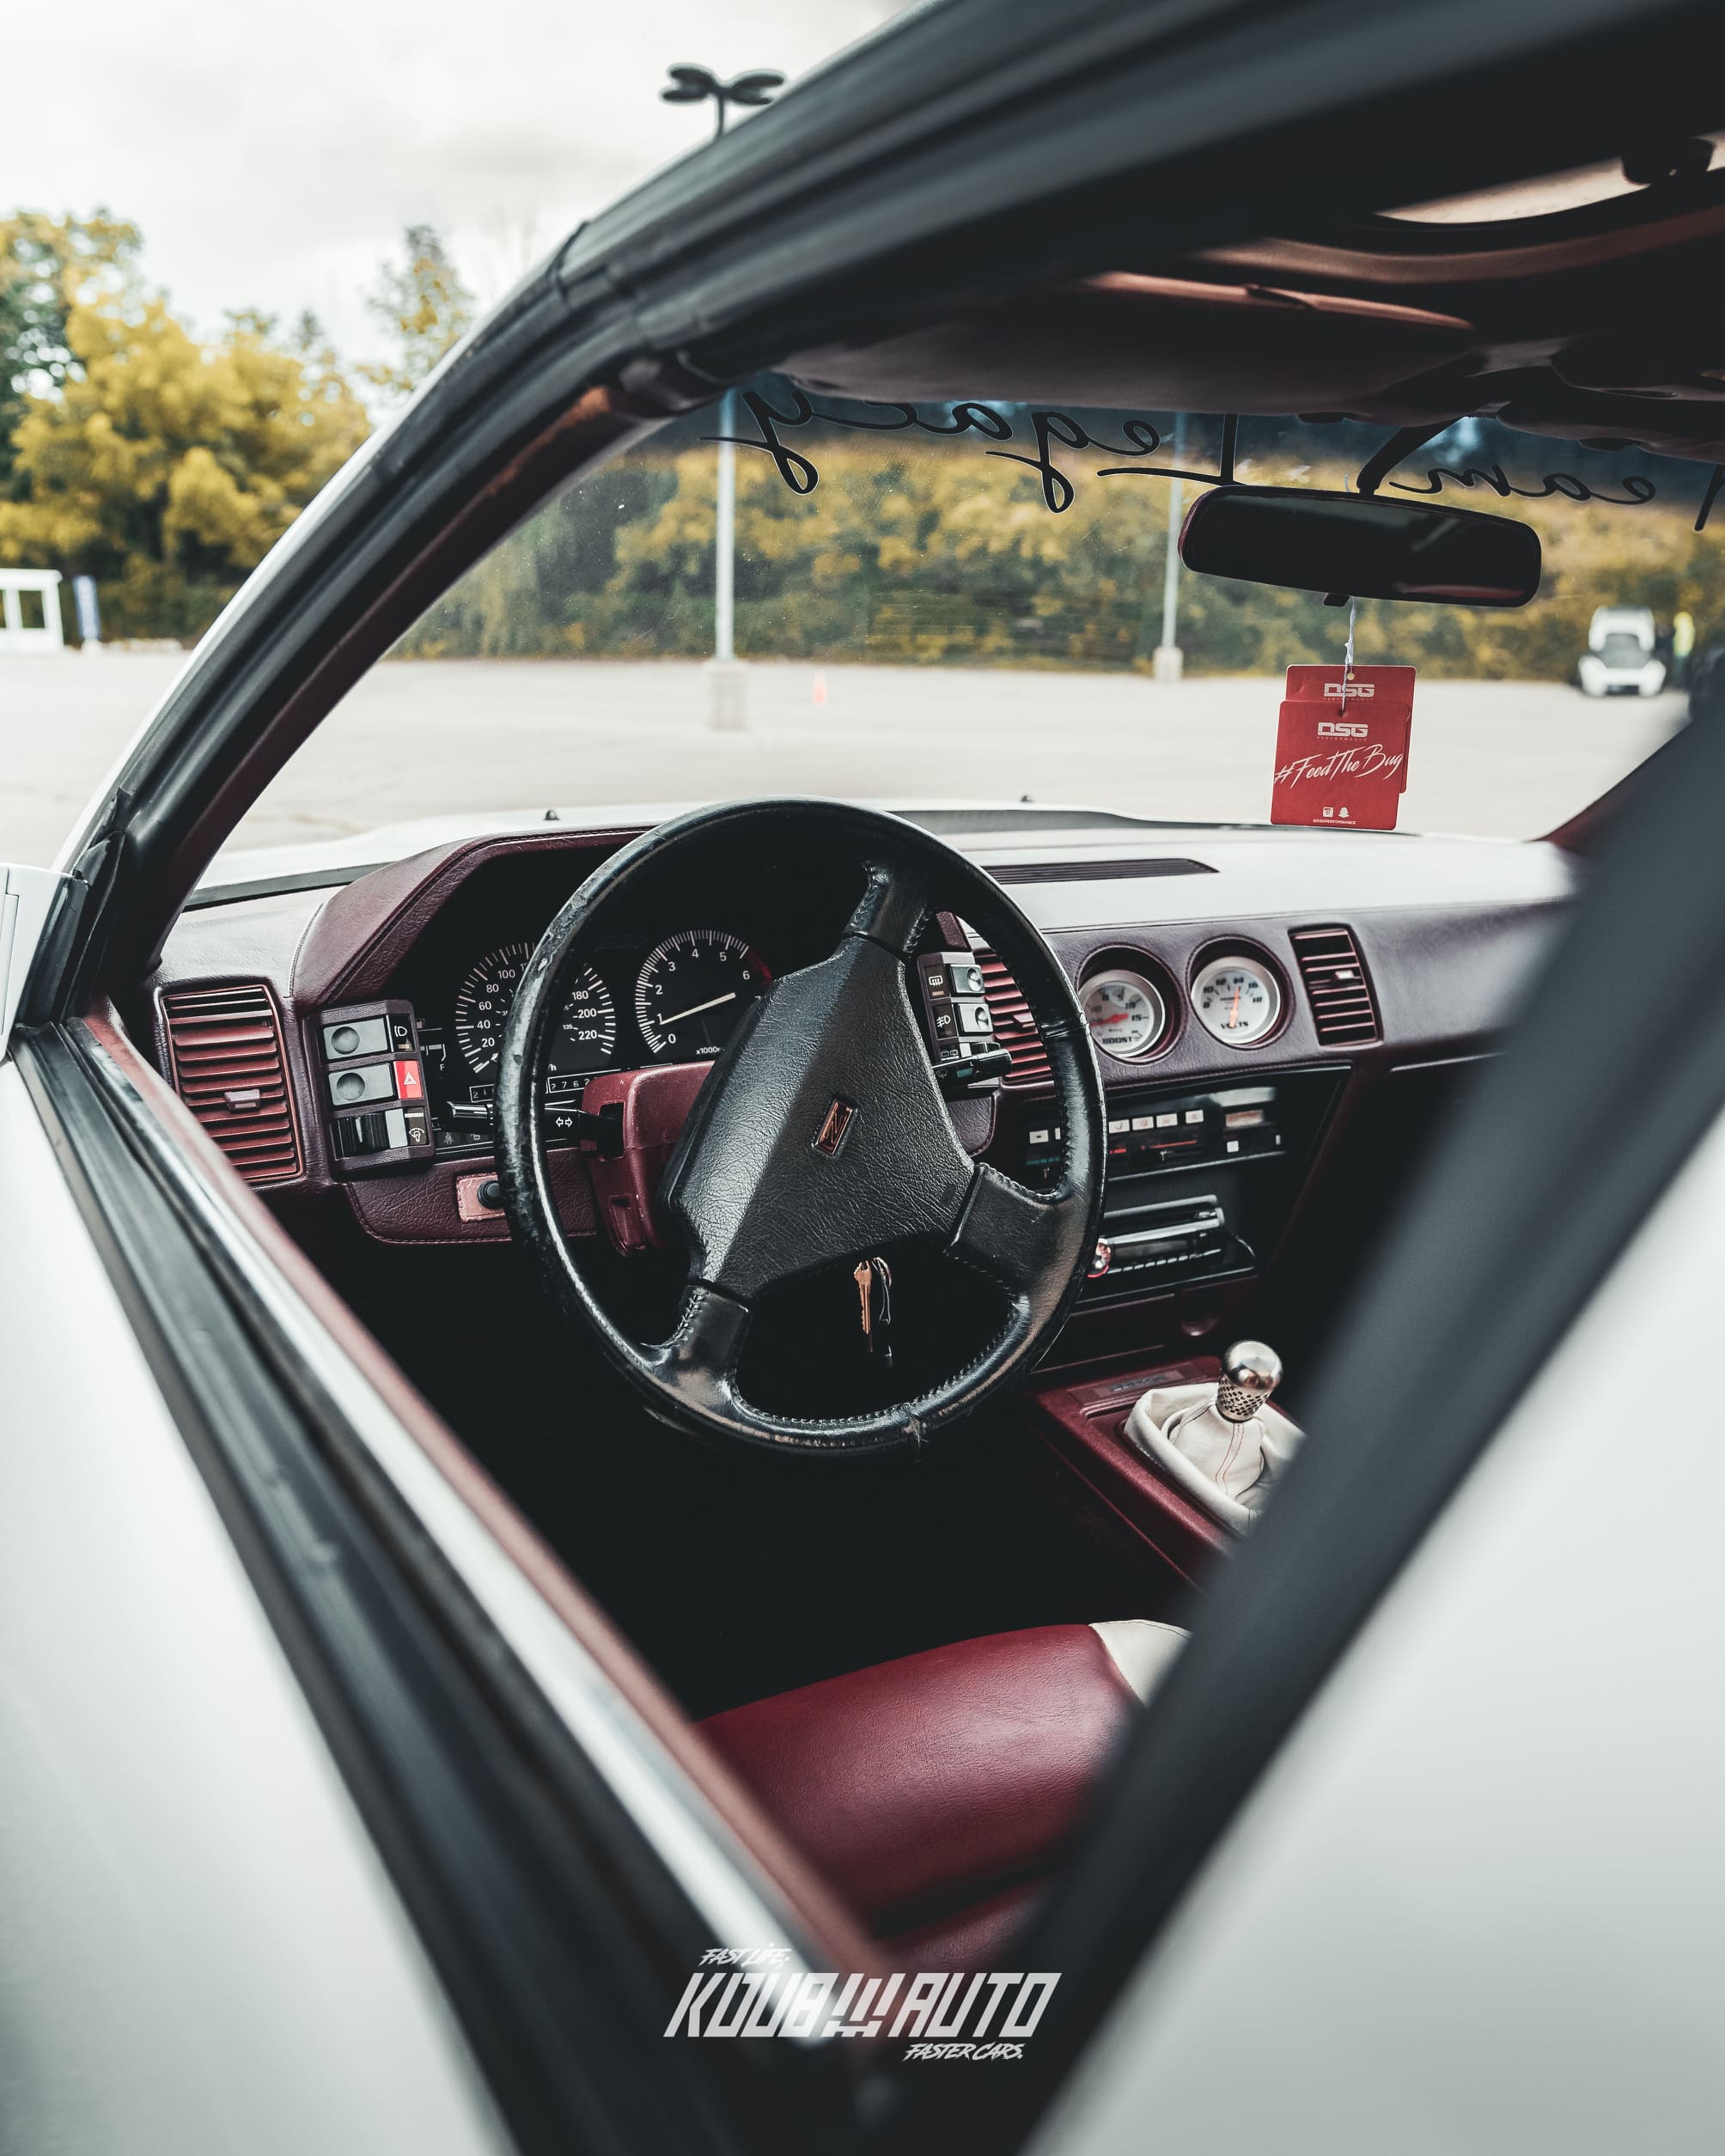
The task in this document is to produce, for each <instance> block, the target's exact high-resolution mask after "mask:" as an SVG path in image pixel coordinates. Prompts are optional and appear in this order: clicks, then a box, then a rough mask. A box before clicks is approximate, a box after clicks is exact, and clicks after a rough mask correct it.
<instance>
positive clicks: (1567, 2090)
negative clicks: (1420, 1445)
mask: <svg viewBox="0 0 1725 2156" xmlns="http://www.w3.org/2000/svg"><path fill="white" fill-rule="evenodd" d="M1722 1280H1725V1124H1722V1125H1720V1126H1719V1127H1716V1129H1715V1130H1714V1131H1713V1132H1712V1134H1711V1136H1710V1137H1709V1138H1708V1139H1707V1140H1706V1141H1705V1142H1704V1144H1703V1145H1702V1146H1701V1147H1700V1148H1698V1150H1697V1152H1696V1153H1695V1154H1693V1155H1692V1156H1691V1160H1689V1162H1688V1163H1687V1165H1686V1166H1685V1169H1684V1171H1683V1172H1682V1173H1681V1175H1680V1176H1679V1180H1678V1182H1677V1183H1676V1184H1675V1185H1674V1186H1673V1189H1672V1190H1671V1191H1669V1192H1668V1193H1667V1196H1666V1197H1665V1198H1664V1200H1663V1201H1662V1202H1661V1204H1660V1205H1659V1207H1658V1208H1657V1209H1656V1210H1655V1213H1654V1215H1652V1216H1651V1218H1650V1219H1649V1222H1648V1223H1647V1225H1646V1226H1645V1227H1644V1228H1643V1231H1642V1233H1640V1234H1639V1236H1638V1237H1637V1239H1635V1240H1634V1241H1633V1242H1632V1243H1631V1245H1630V1247H1629V1249H1628V1251H1627V1252H1626V1254H1625V1256H1624V1258H1623V1259H1622V1260H1621V1262H1620V1263H1619V1264H1618V1267H1617V1269H1616V1270H1615V1271H1614V1273H1613V1274H1612V1276H1610V1277H1609V1278H1608V1279H1607V1280H1606V1282H1605V1283H1604V1285H1603V1287H1602V1288H1600V1291H1599V1293H1598V1294H1596V1295H1595V1297H1594V1300H1593V1301H1592V1303H1591V1304H1590V1306H1589V1307H1588V1309H1587V1311H1586V1312H1584V1313H1583V1314H1582V1318H1581V1319H1580V1320H1579V1321H1578V1322H1577V1323H1576V1325H1575V1326H1574V1327H1573V1328H1572V1329H1571V1331H1570V1334H1569V1336H1568V1337H1567V1338H1566V1340H1565V1341H1564V1343H1563V1345H1562V1346H1561V1347H1560V1349H1559V1350H1558V1351H1557V1354H1556V1355H1554V1356H1553V1357H1552V1359H1551V1361H1550V1362H1549V1363H1548V1365H1547V1366H1546V1367H1545V1370H1544V1371H1543V1373H1541V1375H1540V1376H1539V1379H1537V1381H1536V1383H1535V1384H1534V1386H1533V1388H1532V1390H1531V1391H1530V1392H1529V1393H1528V1395H1527V1398H1525V1399H1524V1400H1523V1402H1522V1403H1521V1405H1520V1407H1519V1408H1518V1409H1517V1410H1515V1413H1514V1414H1513V1415H1512V1416H1511V1418H1510V1420H1509V1422H1507V1423H1506V1425H1505V1427H1504V1429H1503V1434H1501V1435H1500V1436H1499V1437H1498V1438H1497V1439H1496V1440H1495V1441H1494V1443H1493V1444H1492V1446H1491V1448H1490V1451H1489V1452H1488V1453H1486V1454H1485V1455H1484V1459H1483V1460H1482V1461H1481V1463H1480V1465H1478V1468H1477V1469H1476V1471H1474V1473H1473V1475H1472V1477H1471V1479H1470V1481H1469V1482H1468V1483H1466V1485H1465V1487H1464V1488H1463V1489H1462V1490H1461V1492H1460V1494H1459V1495H1458V1497H1457V1498H1456V1500H1455V1501H1454V1503H1453V1504H1452V1506H1451V1507H1449V1509H1448V1511H1447V1512H1446V1513H1445V1514H1444V1516H1443V1517H1442V1520H1440V1521H1439V1523H1438V1524H1437V1526H1436V1527H1435V1530H1434V1531H1433V1532H1432V1534H1431V1536H1430V1537H1429V1539H1428V1541H1427V1543H1426V1544H1425V1545H1424V1546H1423V1548H1422V1549H1421V1550H1419V1551H1418V1552H1417V1554H1416V1556H1415V1557H1414V1558H1413V1559H1412V1561H1411V1563H1410V1564H1409V1565H1408V1567H1407V1568H1406V1569H1405V1572H1404V1573H1403V1574H1402V1575H1401V1576H1400V1578H1399V1580H1398V1581H1397V1582H1396V1584H1395V1586H1394V1587H1393V1589H1392V1591H1391V1593H1390V1594H1389V1596H1388V1598H1387V1600H1386V1602H1385V1603H1384V1604H1383V1605H1382V1606H1381V1609H1380V1610H1379V1611H1378V1612H1377V1614H1376V1615H1375V1617H1374V1618H1373V1620H1372V1621H1371V1622H1370V1623H1368V1627H1367V1629H1366V1630H1365V1632H1364V1633H1363V1634H1362V1636H1361V1638H1360V1639H1359V1641H1357V1642H1356V1645H1355V1647H1354V1648H1353V1650H1352V1651H1351V1653H1350V1654H1349V1655H1348V1656H1347V1657H1346V1658H1345V1659H1344V1661H1343V1663H1342V1664H1341V1665H1340V1666H1339V1667H1338V1670H1337V1672H1335V1674H1334V1675H1333V1676H1332V1679H1331V1681H1330V1683H1329V1684H1328V1685H1327V1687H1326V1690H1325V1691H1324V1692H1323V1693H1322V1695H1320V1698H1319V1700H1318V1701H1317V1702H1316V1703H1315V1705H1314V1707H1313V1708H1312V1709H1310V1710H1309V1711H1308V1713H1307V1716H1306V1717H1305V1719H1304V1721H1302V1723H1301V1727H1300V1728H1299V1729H1298V1731H1297V1733H1295V1736H1294V1737H1293V1739H1291V1741H1290V1742H1289V1745H1288V1747H1287V1749H1286V1751H1284V1753H1283V1755H1282V1757H1280V1759H1279V1760H1278V1761H1277V1763H1276V1764H1275V1765H1274V1766H1272V1768H1271V1770H1270V1772H1269V1773H1268V1775H1266V1776H1265V1779H1264V1781H1262V1783H1261V1784H1260V1785H1259V1788H1258V1790H1257V1791H1256V1792H1255V1793H1254V1795H1253V1799H1252V1800H1251V1801H1250V1802H1249V1804H1248V1805H1247V1807H1246V1809H1245V1811H1244V1812H1242V1814H1241V1816H1240V1819H1239V1821H1238V1822H1237V1823H1236V1824H1235V1825H1234V1828H1233V1830H1231V1831H1230V1832H1229V1833H1228V1836H1226V1837H1225V1839H1224V1841H1223V1842H1222V1844H1221V1846H1220V1848H1219V1849H1218V1851H1217V1853H1216V1856H1215V1857H1214V1859H1213V1860H1212V1861H1211V1863H1210V1866H1209V1867H1208V1868H1207V1871H1206V1873H1204V1877H1203V1878H1202V1879H1201V1880H1200V1881H1199V1883H1198V1885H1197V1887H1196V1888H1195V1889H1194V1891H1193V1892H1192V1896H1191V1897H1190V1899H1189V1901H1188V1903H1187V1904H1186V1908H1185V1909H1184V1910H1183V1911H1182V1912H1181V1913H1180V1915H1179V1916H1178V1917H1177V1919H1176V1921H1175V1922H1174V1924H1173V1926H1172V1927H1171V1928H1170V1931H1169V1934H1167V1940H1166V1943H1165V1944H1164V1946H1162V1948H1161V1951H1160V1952H1156V1953H1155V1954H1154V1955H1153V1956H1152V1957H1151V1958H1150V1959H1149V1962H1148V1963H1147V1964H1146V1965H1145V1967H1144V1968H1143V1970H1141V1971H1140V1972H1139V1975H1138V1976H1137V1979H1136V1980H1135V1982H1134V1984H1133V1985H1132V1986H1131V1988H1130V1989H1129V1990H1128V1992H1127V1993H1126V1995H1125V1998H1124V2001H1123V2002H1122V2004H1121V2006H1120V2007H1119V2010H1118V2011H1117V2012H1116V2013H1115V2014H1114V2015H1113V2016H1112V2019H1110V2021H1109V2023H1108V2024H1107V2025H1106V2026H1105V2028H1104V2030H1103V2031H1102V2032H1101V2034H1100V2037H1098V2038H1097V2040H1096V2042H1095V2043H1094V2046H1093V2049H1092V2050H1091V2052H1090V2053H1089V2055H1088V2057H1087V2059H1086V2060H1085V2061H1084V2062H1082V2065H1081V2068H1080V2070H1079V2073H1078V2074H1077V2075H1076V2078H1075V2080H1074V2083H1073V2084H1072V2093H1071V2094H1070V2095H1069V2097H1068V2098H1066V2100H1065V2101H1064V2104H1062V2105H1061V2106H1060V2107H1059V2108H1058V2110H1056V2111H1055V2112H1054V2113H1053V2114H1052V2115H1051V2117H1050V2119H1049V2120H1048V2121H1047V2122H1046V2123H1045V2127H1044V2129H1043V2130H1042V2131H1041V2133H1040V2134H1039V2136H1038V2138H1037V2140H1036V2141H1035V2142H1034V2143H1033V2148H1034V2150H1035V2151H1036V2153H1037V2156H1056V2153H1057V2152H1058V2156H1115V2152H1119V2156H1126V2152H1129V2151H1130V2152H1131V2153H1132V2156H1138V2152H1140V2151H1142V2150H1143V2149H1144V2148H1146V2147H1155V2148H1156V2149H1157V2150H1158V2151H1160V2152H1162V2156H1186V2152H1199V2151H1201V2152H1203V2156H1235V2153H1236V2152H1238V2156H1246V2152H1248V2151H1249V2152H1252V2156H1263V2152H1264V2151H1265V2150H1269V2149H1274V2150H1277V2151H1278V2152H1280V2156H1320V2152H1321V2156H1386V2153H1387V2152H1390V2151H1393V2152H1394V2156H1438V2152H1443V2153H1444V2156H1452V2153H1453V2152H1456V2151H1461V2150H1466V2151H1467V2152H1468V2156H1493V2153H1494V2152H1501V2156H1528V2152H1529V2151H1533V2150H1551V2151H1561V2152H1563V2156H1595V2153H1597V2156H1606V2152H1611V2156H1619V2153H1620V2152H1622V2151H1624V2150H1625V2149H1657V2150H1659V2151H1660V2152H1661V2156H1679V2152H1686V2151H1691V2150H1692V2151H1696V2152H1700V2151H1703V2150H1706V2151H1712V2150H1715V2149H1716V2148H1717V2147H1718V2146H1719V2141H1720V2123H1719V2094H1718V2091H1719V2071H1718V2062H1719V2057H1720V2047H1721V2042H1722V2011H1721V1983H1720V1940H1721V1939H1722V1938H1725V1856H1722V1853H1721V1840H1720V1825H1719V1823H1720V1818H1721V1816H1722V1812H1725V1719H1722V1716H1721V1714H1720V1712H1719V1707H1718V1698H1719V1667H1720V1659H1721V1651H1722V1647H1725V1594H1722V1590H1721V1587H1720V1584H1719V1576H1720V1575H1719V1552H1718V1539H1719V1535H1718V1523H1719V1520H1720V1517H1721V1514H1722V1512H1725V1406H1722V1403H1721V1401H1720V1398H1719V1395H1718V1390H1717V1387H1716V1385H1715V1384H1714V1383H1713V1382H1712V1379H1711V1375H1710V1371H1711V1361H1710V1358H1711V1354H1712V1343H1713V1342H1714V1340H1715V1338H1716V1334H1717V1331H1718V1305H1719V1296H1720V1288H1721V1282H1722ZM1660 1340H1665V1341H1668V1342H1672V1343H1697V1345H1698V1347H1699V1348H1700V1349H1701V1350H1702V1361H1701V1364H1700V1367H1698V1368H1694V1369H1674V1370H1673V1372H1672V1373H1671V1381H1670V1384H1669V1386H1668V1390H1667V1389H1666V1388H1663V1387H1662V1386H1661V1379H1660V1373H1659V1371H1658V1369H1657V1367H1649V1366H1646V1365H1643V1366H1640V1367H1638V1366H1637V1363H1636V1362H1635V1361H1633V1360H1631V1359H1626V1356H1625V1352H1624V1343H1626V1342H1630V1343H1635V1342H1639V1343H1653V1342H1656V1341H1660ZM1662 1390H1663V1391H1665V1397H1664V1398H1661V1391H1662ZM1314 1441H1316V1440H1314Z"/></svg>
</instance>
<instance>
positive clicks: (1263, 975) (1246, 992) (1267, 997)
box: [1192, 951, 1282, 1048]
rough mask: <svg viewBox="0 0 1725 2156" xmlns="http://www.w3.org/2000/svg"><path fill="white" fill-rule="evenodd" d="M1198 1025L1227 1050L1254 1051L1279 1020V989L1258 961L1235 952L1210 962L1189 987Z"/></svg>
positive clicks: (1280, 994) (1268, 970)
mask: <svg viewBox="0 0 1725 2156" xmlns="http://www.w3.org/2000/svg"><path fill="white" fill-rule="evenodd" d="M1192 1008H1193V1009H1194V1010H1195V1011H1196V1012H1197V1013H1198V1020H1199V1023H1200V1024H1201V1025H1203V1026H1205V1027H1207V1028H1208V1030H1209V1031H1210V1032H1212V1033H1214V1034H1215V1035H1216V1038H1217V1039H1218V1040H1222V1041H1226V1042H1227V1043H1228V1046H1229V1047H1230V1048H1255V1047H1256V1046H1257V1045H1258V1044H1259V1041H1262V1040H1267V1039H1268V1038H1270V1036H1271V1033H1273V1032H1275V1031H1276V1028H1277V1025H1278V1024H1279V1023H1280V1021H1281V1018H1282V986H1281V984H1280V982H1278V981H1277V978H1276V976H1275V975H1274V974H1273V973H1272V972H1271V970H1270V968H1269V966H1268V965H1265V963H1264V962H1263V961H1262V960H1261V959H1255V958H1246V957H1243V956H1241V955H1240V953H1237V952H1232V951H1231V952H1229V953H1227V955H1226V956H1224V957H1221V958H1214V959H1210V962H1209V964H1208V965H1204V967H1202V968H1201V969H1200V971H1199V972H1198V977H1197V978H1196V979H1195V980H1194V981H1193V982H1192Z"/></svg>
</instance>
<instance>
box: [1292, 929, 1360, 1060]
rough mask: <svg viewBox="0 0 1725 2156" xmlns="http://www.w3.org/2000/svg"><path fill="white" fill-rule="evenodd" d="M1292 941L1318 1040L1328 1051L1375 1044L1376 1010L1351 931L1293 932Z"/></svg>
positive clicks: (1358, 949)
mask: <svg viewBox="0 0 1725 2156" xmlns="http://www.w3.org/2000/svg"><path fill="white" fill-rule="evenodd" d="M1292 941H1293V944H1294V955H1295V958H1296V959H1298V960H1299V962H1300V973H1301V978H1302V979H1303V980H1304V982H1305V984H1306V993H1307V996H1308V997H1309V998H1310V999H1311V1003H1312V1022H1313V1024H1314V1026H1315V1027H1316V1029H1317V1034H1318V1038H1319V1039H1320V1041H1322V1042H1323V1044H1324V1045H1325V1046H1326V1048H1339V1047H1341V1046H1343V1045H1344V1044H1353V1043H1357V1042H1361V1041H1368V1040H1375V1039H1376V1038H1378V1008H1377V1005H1376V1003H1375V1002H1374V1001H1373V998H1372V984H1371V983H1370V981H1368V979H1367V978H1366V969H1365V965H1364V964H1363V962H1362V959H1361V957H1360V947H1359V945H1358V944H1357V943H1356V942H1355V941H1354V938H1353V934H1352V931H1351V930H1350V929H1295V931H1294V934H1293V938H1292Z"/></svg>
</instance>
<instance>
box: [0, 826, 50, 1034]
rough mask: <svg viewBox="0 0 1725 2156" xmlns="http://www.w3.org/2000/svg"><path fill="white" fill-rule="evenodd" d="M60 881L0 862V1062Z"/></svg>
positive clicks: (47, 873) (43, 872) (45, 870)
mask: <svg viewBox="0 0 1725 2156" xmlns="http://www.w3.org/2000/svg"><path fill="white" fill-rule="evenodd" d="M62 880H63V879H62V878H61V877H60V876H58V874H56V873H55V872H54V871H53V870H52V868H25V867H23V866H22V865H21V863H19V862H9V861H8V862H0V1061H3V1060H4V1058H5V1056H6V1052H7V1051H8V1049H9V1047H10V1046H11V1043H12V1027H13V1025H14V1023H15V1021H16V1019H17V1016H18V1004H19V1001H20V999H21V996H23V993H24V983H25V981H26V979H27V978H28V976H29V971H30V961H31V960H32V959H34V957H35V955H36V947H37V946H38V944H40V941H41V940H42V931H43V929H45V928H46V926H47V924H48V909H49V907H50V906H51V905H52V903H53V898H54V893H55V892H56V891H57V890H58V887H59V886H60V883H61V882H62Z"/></svg>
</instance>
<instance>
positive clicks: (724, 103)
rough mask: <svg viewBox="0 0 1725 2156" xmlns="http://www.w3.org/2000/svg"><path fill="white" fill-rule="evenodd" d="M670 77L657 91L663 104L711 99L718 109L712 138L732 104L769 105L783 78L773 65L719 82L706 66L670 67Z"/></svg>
mask: <svg viewBox="0 0 1725 2156" xmlns="http://www.w3.org/2000/svg"><path fill="white" fill-rule="evenodd" d="M670 75H671V80H670V82H668V83H667V85H666V87H665V88H663V89H662V90H661V91H660V93H659V94H660V96H661V97H662V98H663V99H664V100H665V102H666V103H667V105H704V104H705V103H706V101H707V100H708V99H709V98H711V99H712V100H713V103H714V104H715V106H716V107H717V108H718V125H716V127H715V128H714V130H713V136H714V139H715V140H716V139H717V138H718V137H719V136H721V135H722V134H723V133H724V131H725V115H726V113H728V111H729V110H730V108H731V107H732V106H733V105H771V102H772V97H773V92H774V91H775V90H777V89H782V88H783V87H784V77H783V76H782V75H781V74H779V73H778V72H777V70H776V69H774V68H770V67H758V68H753V69H751V70H750V71H749V73H748V74H747V75H736V76H732V78H731V80H730V81H729V82H720V80H719V78H718V76H716V75H715V74H714V73H713V71H712V70H711V69H710V68H706V67H674V68H673V69H672V70H670Z"/></svg>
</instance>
